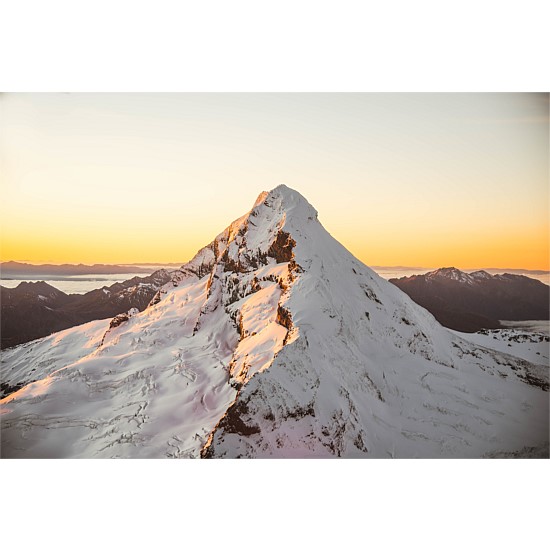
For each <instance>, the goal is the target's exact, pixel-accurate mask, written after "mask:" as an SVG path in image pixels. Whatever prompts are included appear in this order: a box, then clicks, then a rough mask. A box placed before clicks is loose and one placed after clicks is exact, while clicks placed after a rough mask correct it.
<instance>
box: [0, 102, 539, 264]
mask: <svg viewBox="0 0 550 550" xmlns="http://www.w3.org/2000/svg"><path fill="white" fill-rule="evenodd" d="M548 105H549V103H548V94H3V95H1V96H0V120H1V121H2V122H1V126H0V168H1V170H0V178H1V181H0V184H1V193H2V201H1V205H0V230H1V249H0V254H1V258H2V261H7V260H16V261H28V262H32V263H48V262H49V263H78V262H82V263H139V262H159V263H163V262H184V261H187V260H189V259H190V258H191V257H192V256H193V255H194V253H195V252H196V251H197V250H198V249H199V248H201V247H202V246H204V245H206V244H208V243H209V242H210V241H211V240H212V239H213V238H214V237H215V236H216V235H217V234H218V233H219V232H221V231H222V230H223V229H224V228H225V227H226V226H227V225H228V224H229V223H230V222H231V221H232V220H234V219H235V218H237V217H239V216H240V215H242V214H244V212H246V211H247V210H248V209H250V208H251V207H252V204H253V202H254V200H255V199H256V197H257V195H258V194H259V193H260V192H261V191H263V190H270V189H272V188H273V187H275V186H276V185H278V184H279V183H286V184H287V185H288V186H289V187H292V188H294V189H296V190H297V191H299V192H300V193H302V194H303V195H304V196H305V197H306V198H307V199H308V200H309V201H310V202H311V204H313V206H314V207H315V208H316V209H317V210H318V211H319V219H320V220H321V222H322V223H323V225H324V226H325V228H326V229H327V230H328V231H329V232H330V233H332V235H333V236H334V237H335V238H337V239H338V240H340V241H341V242H342V244H344V245H345V246H346V247H347V248H348V249H349V250H350V251H351V252H353V253H354V254H355V255H356V256H357V257H358V258H359V259H361V260H362V261H363V262H365V263H366V264H368V265H388V266H395V265H402V266H424V267H440V266H451V265H452V266H455V267H458V268H463V269H470V268H481V267H494V268H518V269H519V268H524V269H541V270H548V269H549V220H548V206H549V202H548V201H549V191H548V147H549V140H548Z"/></svg>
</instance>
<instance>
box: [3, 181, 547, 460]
mask: <svg viewBox="0 0 550 550" xmlns="http://www.w3.org/2000/svg"><path fill="white" fill-rule="evenodd" d="M115 319H116V318H115ZM102 323H103V324H102ZM111 325H112V326H111V327H109V323H108V321H107V322H105V321H97V322H94V323H89V324H88V325H83V326H82V327H75V328H73V329H70V330H68V331H64V332H62V333H58V334H57V335H53V336H52V337H49V338H46V339H44V340H41V341H37V342H33V343H31V344H27V345H25V346H21V347H19V348H15V349H12V350H8V352H6V353H4V354H3V356H2V361H3V364H2V381H3V382H6V383H8V384H11V385H12V386H15V384H20V383H25V382H31V383H29V384H27V385H26V386H25V387H23V388H21V389H20V390H18V391H16V392H15V393H12V394H11V395H9V396H8V397H6V398H5V399H3V400H2V401H1V402H0V406H1V411H2V456H5V457H7V456H34V457H45V456H52V457H53V456H59V457H115V456H118V457H198V456H203V457H238V456H240V457H333V456H343V457H389V456H392V457H415V456H424V457H439V456H448V457H468V456H476V457H479V456H483V455H488V456H489V454H491V453H492V454H493V455H494V454H495V453H518V452H519V453H520V454H521V453H522V452H523V450H525V452H528V450H529V449H531V448H536V449H539V450H540V449H542V451H538V452H542V454H545V453H546V454H547V452H548V451H547V447H548V365H547V363H546V364H539V365H535V364H531V363H529V362H527V361H525V360H523V359H521V358H518V357H514V356H511V355H507V354H504V353H500V352H498V351H496V350H494V349H489V348H483V347H481V346H479V345H477V344H473V343H471V342H468V341H466V340H464V339H463V338H462V337H461V336H460V335H458V334H453V333H451V332H450V331H448V330H446V329H444V328H443V327H441V326H440V325H439V324H438V323H437V322H436V321H435V319H434V318H433V317H432V316H431V315H430V314H429V313H428V312H427V311H426V310H424V309H422V308H421V307H419V306H417V305H416V304H414V303H413V302H412V301H411V300H410V299H409V298H408V297H407V296H406V295H405V294H404V293H403V292H401V291H400V290H399V289H398V288H396V287H395V286H393V285H391V284H390V283H388V282H386V281H385V280H383V279H381V278H380V277H379V276H377V275H376V274H375V273H374V272H373V271H372V270H371V269H369V268H368V267H366V266H365V265H364V264H362V263H361V262H360V261H358V260H357V259H356V258H354V257H353V256H352V255H351V254H350V253H349V252H348V251H347V250H346V249H345V248H344V247H343V246H342V245H340V244H339V243H338V242H337V241H335V240H334V239H333V238H332V237H331V236H330V235H329V234H328V233H327V232H326V230H325V229H324V228H323V227H322V225H321V224H320V223H319V221H318V219H317V212H316V211H315V209H314V208H313V207H312V206H311V205H310V204H309V203H308V202H307V201H306V200H305V199H304V198H303V197H302V196H301V195H300V194H299V193H297V192H295V191H293V190H291V189H289V188H287V187H285V186H279V187H277V188H275V189H274V190H272V191H271V192H269V193H262V194H261V195H260V196H259V197H258V200H257V201H256V203H255V204H254V207H253V208H252V210H251V211H250V212H248V213H247V214H246V215H245V216H243V217H242V218H239V219H238V220H236V221H235V222H233V223H232V224H231V225H230V226H229V227H228V228H227V229H226V230H225V231H224V232H223V233H221V234H220V235H218V237H216V239H215V240H214V241H213V242H212V243H211V244H210V245H208V246H207V247H205V248H203V249H202V250H201V251H199V253H198V254H197V256H196V257H195V258H194V259H193V260H192V261H191V262H189V263H188V264H186V265H185V266H182V268H181V269H180V270H179V271H177V272H176V273H175V274H174V277H173V280H172V281H171V282H169V283H168V284H167V285H165V286H164V287H163V288H162V289H161V290H160V291H159V293H158V294H157V296H156V297H155V298H154V299H153V300H152V302H151V305H150V306H149V307H148V308H147V309H146V310H145V311H143V312H142V313H137V314H133V315H130V316H128V318H127V319H126V318H124V317H121V318H119V319H118V320H114V321H113V322H111ZM63 342H64V344H63ZM44 357H48V359H47V361H44ZM32 381H34V382H32Z"/></svg>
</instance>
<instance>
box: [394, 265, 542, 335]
mask: <svg viewBox="0 0 550 550" xmlns="http://www.w3.org/2000/svg"><path fill="white" fill-rule="evenodd" d="M390 282H391V283H393V284H394V285H395V286H397V287H399V288H400V289H401V290H402V291H403V292H406V293H407V294H408V295H409V296H410V297H411V298H412V299H413V300H414V301H415V302H416V303H417V304H419V305H421V306H422V307H425V308H426V309H427V310H428V311H429V312H430V313H432V315H434V317H435V318H436V319H437V320H438V321H439V322H440V323H441V324H442V325H443V326H446V327H448V328H452V329H455V330H460V331H463V332H476V331H478V330H480V329H484V328H486V329H491V328H499V327H500V326H501V325H500V323H499V320H507V321H527V320H532V319H537V320H543V319H548V318H549V290H550V289H549V287H548V285H545V284H544V283H541V282H540V281H537V280H535V279H531V278H529V277H525V276H523V275H512V274H510V273H505V274H503V275H491V274H489V273H488V272H487V271H483V270H482V271H475V272H473V273H469V274H468V273H465V272H464V271H460V270H459V269H456V268H454V267H445V268H441V269H436V270H435V271H431V272H429V273H426V274H424V275H413V276H411V277H401V278H399V279H390Z"/></svg>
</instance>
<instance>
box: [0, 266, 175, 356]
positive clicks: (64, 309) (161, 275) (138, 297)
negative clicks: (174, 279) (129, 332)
mask: <svg viewBox="0 0 550 550" xmlns="http://www.w3.org/2000/svg"><path fill="white" fill-rule="evenodd" d="M170 278H171V275H170V272H169V271H167V270H165V269H161V270H159V271H156V272H155V273H153V274H152V275H150V276H148V277H134V278H132V279H129V280H127V281H124V282H123V283H115V284H114V285H111V286H109V287H103V288H99V289H96V290H92V291H91V292H87V293H86V294H65V293H64V292H61V291H60V290H58V289H56V288H54V287H53V286H51V285H49V284H48V283H45V282H44V281H39V282H36V283H29V282H22V283H20V284H19V285H18V286H17V287H15V288H5V287H3V286H0V302H1V304H2V305H1V311H2V315H1V338H0V341H1V348H2V349H4V348H7V347H11V346H15V345H17V344H23V343H25V342H29V341H31V340H35V339H37V338H41V337H43V336H48V335H49V334H51V333H52V332H57V331H60V330H64V329H66V328H69V327H73V326H75V325H81V324H82V323H87V322H89V321H94V320H96V319H105V318H109V317H113V316H115V315H118V314H119V313H123V312H127V311H128V310H129V309H131V308H137V309H138V310H139V311H142V310H143V309H145V307H147V304H149V302H150V301H151V299H152V298H153V296H154V295H155V294H156V292H157V291H158V289H159V288H160V287H161V286H162V285H164V284H165V283H166V282H168V281H169V280H170Z"/></svg>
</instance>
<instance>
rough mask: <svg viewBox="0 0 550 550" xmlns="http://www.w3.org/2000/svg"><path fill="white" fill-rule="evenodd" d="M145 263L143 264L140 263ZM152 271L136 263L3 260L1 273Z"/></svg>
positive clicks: (112, 273) (101, 273)
mask: <svg viewBox="0 0 550 550" xmlns="http://www.w3.org/2000/svg"><path fill="white" fill-rule="evenodd" d="M140 265H143V264H140ZM130 272H131V273H151V269H150V268H145V267H136V266H135V265H131V266H130V265H106V264H94V265H84V264H77V265H75V264H61V265H53V264H41V265H34V264H27V263H24V262H2V263H0V273H1V274H2V276H3V277H6V276H10V275H116V274H118V273H130Z"/></svg>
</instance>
